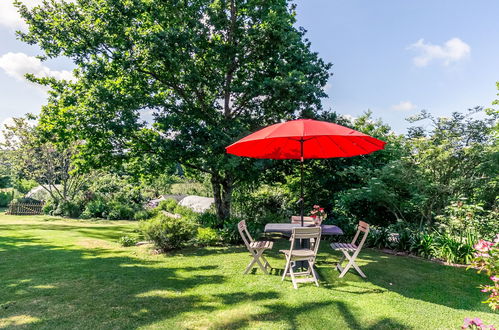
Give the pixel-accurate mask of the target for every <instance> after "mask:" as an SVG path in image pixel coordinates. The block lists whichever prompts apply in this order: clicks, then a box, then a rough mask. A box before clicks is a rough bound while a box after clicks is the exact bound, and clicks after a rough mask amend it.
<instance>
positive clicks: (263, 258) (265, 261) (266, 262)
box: [262, 254, 272, 268]
mask: <svg viewBox="0 0 499 330" xmlns="http://www.w3.org/2000/svg"><path fill="white" fill-rule="evenodd" d="M262 260H263V262H264V263H263V265H264V266H265V268H267V267H270V268H272V266H271V265H270V263H269V262H268V261H267V259H266V258H265V257H264V256H263V254H262Z"/></svg>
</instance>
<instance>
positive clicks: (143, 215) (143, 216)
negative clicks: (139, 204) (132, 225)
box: [133, 210, 157, 220]
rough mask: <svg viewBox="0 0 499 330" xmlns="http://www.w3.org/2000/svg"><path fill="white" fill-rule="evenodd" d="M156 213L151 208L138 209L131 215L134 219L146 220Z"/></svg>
mask: <svg viewBox="0 0 499 330" xmlns="http://www.w3.org/2000/svg"><path fill="white" fill-rule="evenodd" d="M156 215H157V212H154V211H152V210H138V211H137V212H135V214H134V215H133V219H134V220H147V219H150V218H152V217H154V216H156Z"/></svg>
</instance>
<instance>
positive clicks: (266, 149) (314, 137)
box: [225, 119, 386, 226]
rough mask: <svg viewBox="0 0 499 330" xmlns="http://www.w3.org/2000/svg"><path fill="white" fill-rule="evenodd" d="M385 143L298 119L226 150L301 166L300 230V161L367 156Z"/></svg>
mask: <svg viewBox="0 0 499 330" xmlns="http://www.w3.org/2000/svg"><path fill="white" fill-rule="evenodd" d="M385 144H386V142H384V141H381V140H378V139H376V138H373V137H372V136H369V135H367V134H364V133H361V132H358V131H356V130H353V129H351V128H348V127H344V126H341V125H337V124H333V123H328V122H325V121H318V120H312V119H297V120H291V121H287V122H284V123H279V124H274V125H271V126H268V127H265V128H263V129H261V130H259V131H257V132H255V133H253V134H250V135H248V136H246V137H244V138H242V139H241V140H239V141H237V142H235V143H233V144H231V145H230V146H228V147H226V148H225V149H226V151H227V153H229V154H233V155H237V156H243V157H252V158H265V159H299V160H300V162H301V188H300V200H301V225H302V226H303V160H304V159H320V158H334V157H352V156H357V155H366V154H370V153H372V152H374V151H377V150H381V149H383V148H384V146H385Z"/></svg>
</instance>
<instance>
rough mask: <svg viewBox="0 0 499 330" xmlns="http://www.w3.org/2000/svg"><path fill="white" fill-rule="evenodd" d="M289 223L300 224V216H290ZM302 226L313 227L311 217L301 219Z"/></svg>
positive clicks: (313, 223)
mask: <svg viewBox="0 0 499 330" xmlns="http://www.w3.org/2000/svg"><path fill="white" fill-rule="evenodd" d="M291 223H298V224H301V216H300V215H292V216H291ZM303 225H304V226H311V225H315V222H314V218H312V217H303Z"/></svg>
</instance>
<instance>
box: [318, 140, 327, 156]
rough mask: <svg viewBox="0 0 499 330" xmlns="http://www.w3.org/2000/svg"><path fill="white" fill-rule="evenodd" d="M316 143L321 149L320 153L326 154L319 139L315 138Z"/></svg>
mask: <svg viewBox="0 0 499 330" xmlns="http://www.w3.org/2000/svg"><path fill="white" fill-rule="evenodd" d="M317 144H318V145H319V147H320V148H321V150H322V154H323V155H325V154H326V150H325V149H324V147H323V146H322V144H321V143H320V140H317Z"/></svg>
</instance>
